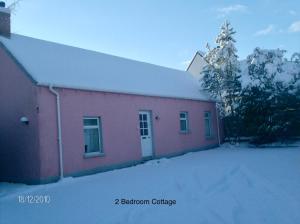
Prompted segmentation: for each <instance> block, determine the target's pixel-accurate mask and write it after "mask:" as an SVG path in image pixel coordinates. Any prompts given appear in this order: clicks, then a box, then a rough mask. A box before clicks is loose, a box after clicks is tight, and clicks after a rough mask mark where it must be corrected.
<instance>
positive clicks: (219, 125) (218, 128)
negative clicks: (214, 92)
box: [215, 102, 221, 146]
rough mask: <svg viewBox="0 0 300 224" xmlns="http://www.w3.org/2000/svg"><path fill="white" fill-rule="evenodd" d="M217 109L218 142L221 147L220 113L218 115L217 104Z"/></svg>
mask: <svg viewBox="0 0 300 224" xmlns="http://www.w3.org/2000/svg"><path fill="white" fill-rule="evenodd" d="M215 108H216V117H217V129H218V142H219V146H220V145H221V141H220V125H219V113H218V109H217V102H216V104H215Z"/></svg>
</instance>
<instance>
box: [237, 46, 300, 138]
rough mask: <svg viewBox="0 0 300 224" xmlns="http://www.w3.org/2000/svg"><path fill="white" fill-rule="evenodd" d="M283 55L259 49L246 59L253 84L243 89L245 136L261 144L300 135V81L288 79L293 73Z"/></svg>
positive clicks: (281, 51)
mask: <svg viewBox="0 0 300 224" xmlns="http://www.w3.org/2000/svg"><path fill="white" fill-rule="evenodd" d="M284 53H285V51H283V50H279V49H277V50H262V49H259V48H256V49H254V52H253V54H251V55H249V56H248V58H247V63H248V72H249V76H250V78H251V82H250V83H249V84H248V85H247V87H246V88H245V89H244V90H243V93H242V100H241V104H240V107H239V110H240V114H241V117H242V120H243V127H244V130H247V131H246V134H248V135H250V136H252V137H255V138H254V142H256V143H259V144H261V143H266V142H272V141H276V140H287V139H288V138H289V137H291V136H296V135H298V134H300V132H299V130H300V129H299V127H300V121H299V119H300V117H299V116H300V113H299V111H300V98H299V97H298V96H297V94H299V93H297V92H299V89H298V88H297V86H296V85H295V83H296V82H297V80H298V78H297V77H296V76H294V78H293V79H291V77H289V81H287V80H285V79H286V78H287V77H284V75H287V74H290V71H288V72H287V71H285V70H284V69H289V70H291V69H290V68H291V64H289V63H291V62H288V61H287V60H285V59H284V57H283V56H284ZM297 127H298V128H297Z"/></svg>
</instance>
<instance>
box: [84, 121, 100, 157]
mask: <svg viewBox="0 0 300 224" xmlns="http://www.w3.org/2000/svg"><path fill="white" fill-rule="evenodd" d="M83 131H84V152H85V153H86V154H89V153H102V152H103V149H102V139H101V120H100V118H99V117H84V118H83Z"/></svg>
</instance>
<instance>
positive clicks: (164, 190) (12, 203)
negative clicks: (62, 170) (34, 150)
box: [0, 145, 300, 224]
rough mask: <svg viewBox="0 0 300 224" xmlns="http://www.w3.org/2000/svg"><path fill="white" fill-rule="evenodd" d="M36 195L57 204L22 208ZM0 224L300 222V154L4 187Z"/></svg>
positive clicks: (148, 167)
mask: <svg viewBox="0 0 300 224" xmlns="http://www.w3.org/2000/svg"><path fill="white" fill-rule="evenodd" d="M28 195H33V196H34V195H48V196H49V197H50V202H49V201H48V202H47V203H28V202H24V203H21V202H19V196H28ZM116 199H128V200H131V199H134V200H145V201H144V202H147V200H149V204H143V205H141V204H134V205H128V204H127V205H121V204H119V205H116V204H115V201H116ZM152 199H158V200H160V199H165V200H173V201H172V202H173V203H174V200H175V201H176V204H173V205H170V203H169V205H168V204H161V205H157V204H152V203H151V202H152ZM154 202H156V201H154ZM169 202H170V201H169ZM0 223H1V224H4V223H5V224H6V223H7V224H13V223H31V224H35V223H43V224H48V223H49V224H50V223H51V224H52V223H58V224H60V223H89V224H94V223H99V224H102V223H103V224H109V223H122V224H126V223H137V224H140V223H142V224H144V223H149V224H150V223H151V224H153V223H172V224H173V223H180V224H181V223H187V224H192V223H197V224H201V223H202V224H205V223H214V224H218V223H228V224H232V223H242V224H244V223H249V224H253V223H269V224H276V223H278V224H282V223H284V224H289V223H291V224H295V223H300V148H299V147H298V148H297V147H291V148H264V149H253V148H247V147H242V146H241V147H231V146H229V145H225V146H222V147H221V148H218V149H213V150H208V151H201V152H196V153H189V154H186V155H184V156H180V157H176V158H172V159H161V160H154V161H149V162H147V163H145V164H142V165H138V166H135V167H131V168H126V169H121V170H115V171H111V172H106V173H100V174H96V175H91V176H86V177H80V178H67V179H65V180H64V181H62V182H59V183H54V184H48V185H40V186H26V185H14V184H7V183H1V184H0Z"/></svg>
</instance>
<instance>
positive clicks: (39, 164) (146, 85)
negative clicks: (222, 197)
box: [0, 7, 220, 184]
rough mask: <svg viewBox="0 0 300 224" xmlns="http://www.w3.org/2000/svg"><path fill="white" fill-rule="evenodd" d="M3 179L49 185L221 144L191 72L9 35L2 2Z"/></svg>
mask: <svg viewBox="0 0 300 224" xmlns="http://www.w3.org/2000/svg"><path fill="white" fill-rule="evenodd" d="M0 34H1V36H0V105H1V110H0V181H10V182H23V183H28V184H40V183H48V182H53V181H56V180H58V179H59V178H61V177H64V176H80V175H87V174H92V173H96V172H101V171H106V170H111V169H115V168H121V167H126V166H131V165H134V164H138V163H141V162H142V161H144V160H146V159H152V158H160V157H170V156H176V155H180V154H183V153H186V152H191V151H196V150H203V149H208V148H212V147H216V146H217V145H218V144H219V141H220V137H219V132H218V120H217V117H216V108H215V102H214V101H212V100H210V99H209V98H208V97H207V95H206V94H205V93H203V92H201V91H200V86H199V84H198V82H197V80H195V79H194V78H193V76H192V75H190V74H189V73H187V72H184V71H178V70H175V69H170V68H165V67H161V66H157V65H152V64H148V63H144V62H138V61H133V60H129V59H125V58H120V57H116V56H111V55H107V54H103V53H99V52H94V51H89V50H84V49H80V48H76V47H70V46H66V45H62V44H57V43H52V42H48V41H43V40H38V39H34V38H30V37H25V36H21V35H16V34H11V33H10V12H9V10H8V9H6V8H4V7H1V8H0Z"/></svg>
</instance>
